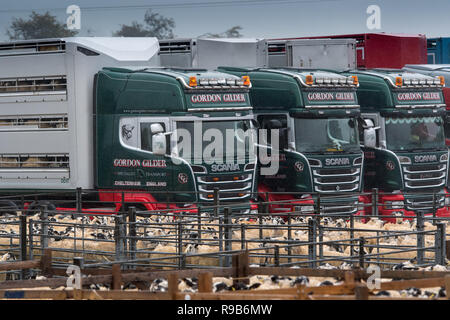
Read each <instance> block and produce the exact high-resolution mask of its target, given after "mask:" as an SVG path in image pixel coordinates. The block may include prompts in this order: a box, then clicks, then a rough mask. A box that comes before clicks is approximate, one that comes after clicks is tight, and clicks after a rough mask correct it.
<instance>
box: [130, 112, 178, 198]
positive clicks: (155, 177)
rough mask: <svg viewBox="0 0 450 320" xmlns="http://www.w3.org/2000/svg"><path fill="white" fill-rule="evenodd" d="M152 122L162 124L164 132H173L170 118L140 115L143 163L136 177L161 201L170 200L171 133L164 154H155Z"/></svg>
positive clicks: (167, 136)
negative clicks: (168, 191)
mask: <svg viewBox="0 0 450 320" xmlns="http://www.w3.org/2000/svg"><path fill="white" fill-rule="evenodd" d="M152 124H160V125H161V126H162V128H163V133H164V134H166V133H170V132H172V128H171V124H170V121H169V118H162V117H139V118H138V119H137V127H138V128H137V129H138V130H137V149H138V152H139V154H140V159H141V163H140V164H141V165H140V166H139V167H138V168H136V177H137V179H138V181H140V182H141V186H143V187H144V188H145V190H148V191H149V192H151V193H152V195H153V196H154V197H155V198H156V199H158V200H159V201H170V200H171V196H172V195H171V194H168V193H167V190H172V189H173V188H172V170H173V165H172V160H171V157H170V134H167V135H166V152H165V154H164V155H160V154H155V153H154V152H153V150H152V144H153V133H152V131H151V126H152Z"/></svg>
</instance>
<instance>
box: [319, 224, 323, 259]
mask: <svg viewBox="0 0 450 320" xmlns="http://www.w3.org/2000/svg"><path fill="white" fill-rule="evenodd" d="M318 229H319V230H318V231H319V242H320V244H319V259H323V243H322V242H323V228H322V226H321V225H320V224H319V225H318Z"/></svg>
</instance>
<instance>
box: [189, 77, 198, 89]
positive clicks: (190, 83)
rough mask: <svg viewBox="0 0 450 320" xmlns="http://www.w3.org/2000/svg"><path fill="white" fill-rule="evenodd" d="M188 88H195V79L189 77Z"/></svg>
mask: <svg viewBox="0 0 450 320" xmlns="http://www.w3.org/2000/svg"><path fill="white" fill-rule="evenodd" d="M189 86H190V87H196V86H197V77H189Z"/></svg>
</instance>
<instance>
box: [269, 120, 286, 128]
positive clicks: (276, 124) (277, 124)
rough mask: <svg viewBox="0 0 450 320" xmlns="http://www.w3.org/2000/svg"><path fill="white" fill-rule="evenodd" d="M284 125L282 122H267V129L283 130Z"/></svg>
mask: <svg viewBox="0 0 450 320" xmlns="http://www.w3.org/2000/svg"><path fill="white" fill-rule="evenodd" d="M282 126H283V125H282V123H281V121H280V120H276V119H272V120H270V121H269V122H267V129H281V127H282Z"/></svg>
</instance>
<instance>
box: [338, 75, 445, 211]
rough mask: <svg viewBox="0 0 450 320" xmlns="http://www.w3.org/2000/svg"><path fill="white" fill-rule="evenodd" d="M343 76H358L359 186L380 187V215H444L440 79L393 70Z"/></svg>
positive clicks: (442, 111) (443, 158)
mask: <svg viewBox="0 0 450 320" xmlns="http://www.w3.org/2000/svg"><path fill="white" fill-rule="evenodd" d="M343 74H344V75H346V76H349V75H356V76H358V79H359V83H360V86H359V88H358V100H359V103H360V105H361V117H362V119H364V121H361V122H360V124H361V125H360V126H359V129H360V140H361V141H363V142H364V146H363V150H364V189H365V190H366V191H370V190H372V189H373V188H377V189H378V190H379V192H380V195H379V199H378V204H379V205H378V212H379V214H381V215H390V216H394V215H395V214H397V213H399V214H402V215H414V214H415V213H416V212H417V211H418V210H421V211H424V213H425V214H427V213H432V212H433V211H434V210H436V215H437V216H445V215H448V210H447V208H446V204H447V200H446V199H445V194H446V189H445V186H446V183H447V173H448V157H449V156H448V150H447V147H446V146H445V136H444V127H443V123H444V122H443V118H442V117H443V116H445V104H444V99H443V94H442V86H443V84H442V80H441V79H440V78H439V77H430V76H425V75H421V74H418V73H412V72H406V71H403V70H396V69H372V70H354V71H350V72H348V73H347V72H346V73H343ZM365 200H366V201H367V202H371V196H368V197H367V198H366V199H365ZM393 219H394V218H392V217H391V218H390V219H388V220H393Z"/></svg>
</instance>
